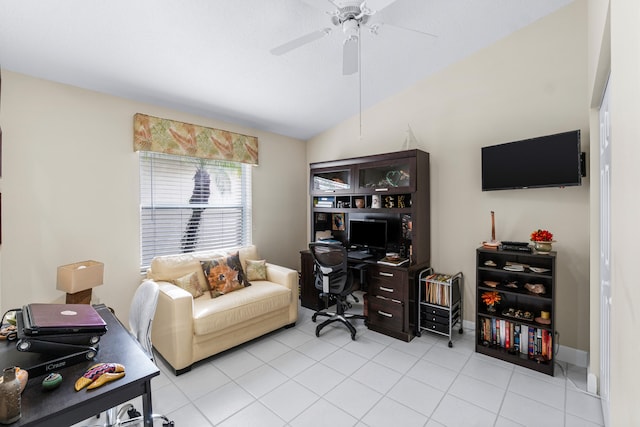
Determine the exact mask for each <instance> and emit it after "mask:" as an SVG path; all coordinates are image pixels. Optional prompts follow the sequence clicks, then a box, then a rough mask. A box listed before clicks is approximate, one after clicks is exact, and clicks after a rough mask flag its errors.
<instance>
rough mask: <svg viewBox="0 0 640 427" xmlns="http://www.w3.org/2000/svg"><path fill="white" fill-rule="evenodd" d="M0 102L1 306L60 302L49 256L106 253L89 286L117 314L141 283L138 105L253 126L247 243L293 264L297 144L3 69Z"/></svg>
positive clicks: (60, 259) (301, 196) (299, 226)
mask: <svg viewBox="0 0 640 427" xmlns="http://www.w3.org/2000/svg"><path fill="white" fill-rule="evenodd" d="M1 101H2V108H1V109H0V123H2V131H3V153H2V156H3V158H2V163H3V169H2V178H1V179H0V185H1V187H0V189H1V191H2V246H1V247H0V251H1V252H0V253H1V268H0V286H1V291H0V306H1V309H2V311H3V312H4V310H7V309H9V308H14V307H20V306H21V305H23V304H25V303H27V302H62V301H63V294H62V293H61V292H59V291H57V290H56V289H55V285H56V268H57V266H59V265H62V264H67V263H71V262H76V261H81V260H86V259H96V260H100V261H103V262H104V263H105V284H104V285H103V286H101V287H98V288H96V290H95V292H94V295H95V296H96V297H97V299H98V300H99V301H101V302H104V303H106V304H107V305H109V306H111V307H113V308H114V309H115V310H116V313H117V314H118V315H119V317H120V318H121V319H122V320H125V321H126V319H127V317H128V316H127V313H128V309H129V301H130V297H131V296H132V295H133V292H134V290H135V287H136V285H137V284H138V283H139V258H140V256H139V247H140V241H139V215H138V211H139V199H138V197H139V191H138V187H139V183H138V160H137V159H138V156H137V154H135V153H134V152H133V148H132V147H133V132H132V129H133V114H134V113H136V112H141V113H146V114H151V115H155V116H159V117H165V118H170V119H174V120H181V121H186V122H190V123H197V124H200V125H204V126H212V127H219V128H222V129H227V130H230V131H235V132H240V133H245V134H249V135H255V136H257V137H258V138H259V141H260V165H259V166H257V167H255V168H254V169H253V208H254V209H253V220H254V222H253V241H254V243H255V244H256V245H258V249H259V251H260V253H261V255H262V256H263V257H265V258H266V259H267V260H269V261H271V262H275V263H279V264H282V265H286V266H289V267H292V268H296V269H297V268H298V264H299V253H298V251H299V250H300V248H302V247H304V245H305V243H306V241H305V239H304V236H305V230H306V219H305V218H304V216H303V215H300V212H304V209H305V203H306V199H305V195H306V193H307V185H306V173H307V172H306V163H305V160H306V159H305V153H306V148H305V144H304V142H302V141H299V140H295V139H291V138H287V137H283V136H279V135H274V134H270V133H266V132H261V131H256V130H254V129H249V128H245V127H241V126H237V125H233V124H229V123H222V122H220V121H216V120H212V119H207V118H203V117H198V116H194V115H190V114H185V113H181V112H179V111H173V110H170V109H166V108H161V107H155V106H151V105H146V104H142V103H136V102H132V101H129V100H127V99H122V98H116V97H112V96H107V95H103V94H100V93H96V92H91V91H87V90H83V89H78V88H75V87H70V86H66V85H61V84H56V83H52V82H48V81H43V80H39V79H35V78H31V77H28V76H24V75H21V74H16V73H12V72H10V71H7V70H3V72H2V100H1ZM283 159H286V160H285V161H284V162H283ZM283 166H285V167H283Z"/></svg>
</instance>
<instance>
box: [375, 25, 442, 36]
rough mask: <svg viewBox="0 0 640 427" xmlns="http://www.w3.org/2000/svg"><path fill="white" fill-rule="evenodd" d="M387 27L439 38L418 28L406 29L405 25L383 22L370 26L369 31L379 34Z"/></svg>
mask: <svg viewBox="0 0 640 427" xmlns="http://www.w3.org/2000/svg"><path fill="white" fill-rule="evenodd" d="M385 25H388V26H390V27H395V28H399V29H401V30H405V31H412V32H414V33H418V34H421V35H423V36H429V37H435V38H437V37H438V35H437V34H433V33H428V32H426V31H422V30H418V29H417V28H410V27H406V26H404V25H397V24H391V23H389V22H384V23H383V22H378V23H375V24H374V25H371V26H368V27H369V31H371V33H373V34H378V31H380V28H381V27H383V26H385Z"/></svg>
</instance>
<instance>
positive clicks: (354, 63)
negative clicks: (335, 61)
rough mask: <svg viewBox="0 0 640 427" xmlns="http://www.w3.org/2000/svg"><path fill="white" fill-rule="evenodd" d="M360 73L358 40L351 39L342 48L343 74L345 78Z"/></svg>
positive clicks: (355, 38)
mask: <svg viewBox="0 0 640 427" xmlns="http://www.w3.org/2000/svg"><path fill="white" fill-rule="evenodd" d="M357 72H358V38H357V37H350V38H348V39H346V40H345V41H344V46H343V48H342V74H343V75H345V76H348V75H351V74H354V73H357Z"/></svg>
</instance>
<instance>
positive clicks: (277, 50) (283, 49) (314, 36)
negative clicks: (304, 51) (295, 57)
mask: <svg viewBox="0 0 640 427" xmlns="http://www.w3.org/2000/svg"><path fill="white" fill-rule="evenodd" d="M330 33H331V28H328V27H327V28H323V29H321V30H317V31H313V32H311V33H309V34H305V35H304V36H302V37H298V38H297V39H293V40H291V41H288V42H286V43H284V44H282V45H280V46H277V47H274V48H273V49H271V53H272V54H274V55H284V54H285V53H287V52H290V51H292V50H293V49H297V48H299V47H300V46H304V45H305V44H307V43H311V42H313V41H316V40H318V39H321V38H323V37H325V36H327V35H329V34H330Z"/></svg>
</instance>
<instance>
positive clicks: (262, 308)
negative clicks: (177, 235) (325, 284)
mask: <svg viewBox="0 0 640 427" xmlns="http://www.w3.org/2000/svg"><path fill="white" fill-rule="evenodd" d="M238 253H239V258H240V262H241V263H242V266H243V269H244V270H245V271H246V263H247V260H259V259H260V258H259V256H258V252H257V250H256V247H255V246H249V247H245V248H242V249H240V250H239V251H238ZM222 255H226V254H221V253H220V252H219V251H215V252H211V251H208V252H194V253H190V254H180V255H169V256H160V257H156V258H154V259H153V261H152V262H151V267H150V268H149V270H148V271H147V280H154V281H156V282H157V283H158V284H159V285H160V295H159V297H158V307H157V309H156V314H155V318H154V321H153V329H152V342H153V346H154V347H155V349H156V350H157V352H158V353H160V355H161V356H162V357H163V358H164V359H165V360H166V361H167V362H168V363H169V364H170V365H171V367H172V368H173V369H174V372H175V374H176V375H179V374H181V373H183V372H186V371H189V370H190V369H191V365H192V364H193V363H195V362H197V361H199V360H202V359H205V358H207V357H209V356H212V355H214V354H217V353H220V352H222V351H224V350H227V349H229V348H231V347H234V346H237V345H238V344H242V343H244V342H246V341H249V340H251V339H253V338H256V337H259V336H261V335H264V334H266V333H268V332H271V331H274V330H276V329H278V328H281V327H288V326H293V325H295V322H296V321H297V319H298V272H297V271H295V270H292V269H289V268H285V267H280V266H276V265H273V264H270V263H265V265H266V280H252V281H251V282H250V283H251V286H248V287H245V288H243V289H240V290H237V291H234V292H230V293H228V294H225V295H221V296H219V297H217V298H211V295H210V294H209V292H208V291H205V292H204V295H202V296H199V297H197V298H194V296H193V295H192V293H190V292H189V291H188V290H185V289H184V288H181V287H179V286H176V284H174V283H176V280H177V279H179V278H182V277H184V276H185V275H189V273H193V272H196V274H197V275H198V280H199V281H200V282H201V284H202V285H203V286H207V285H208V282H207V279H206V278H205V275H204V273H203V272H202V266H201V263H200V261H203V260H209V259H212V258H215V257H220V256H222ZM194 279H195V278H194Z"/></svg>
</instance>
